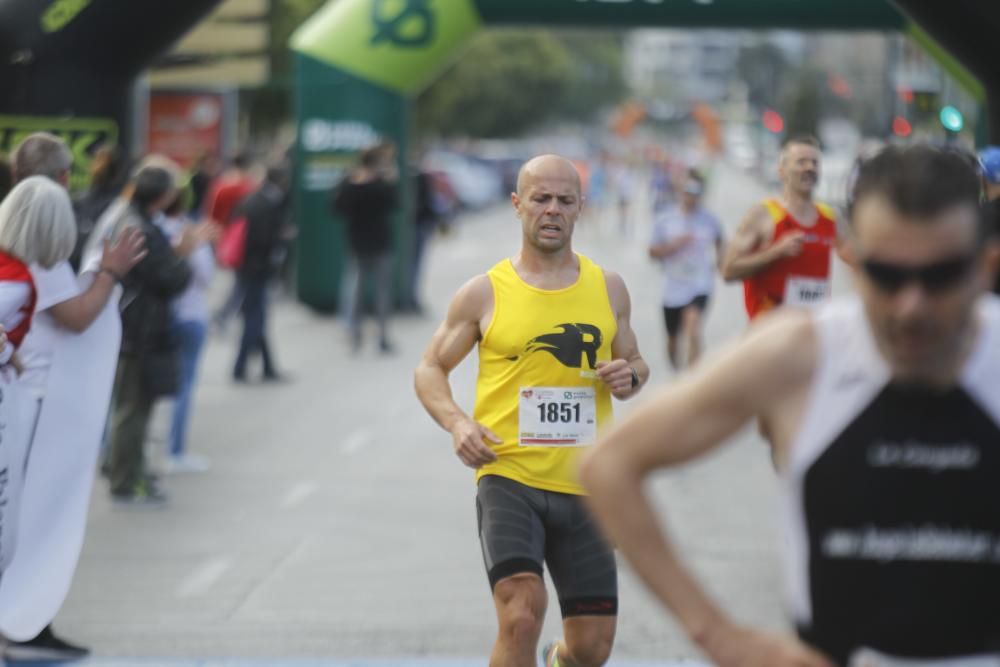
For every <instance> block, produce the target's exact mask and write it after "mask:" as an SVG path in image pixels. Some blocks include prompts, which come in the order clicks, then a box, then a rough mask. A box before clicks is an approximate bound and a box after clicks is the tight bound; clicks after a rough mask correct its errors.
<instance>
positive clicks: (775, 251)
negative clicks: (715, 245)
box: [723, 137, 837, 319]
mask: <svg viewBox="0 0 1000 667" xmlns="http://www.w3.org/2000/svg"><path fill="white" fill-rule="evenodd" d="M819 165H820V152H819V144H818V142H817V141H816V140H815V139H813V138H812V137H795V138H792V139H789V140H788V141H787V142H786V143H785V146H784V147H783V148H782V151H781V159H780V162H779V165H778V175H779V176H780V178H781V181H782V183H783V185H784V189H783V192H782V196H781V197H780V198H771V199H767V200H765V201H763V202H761V203H760V204H758V205H756V206H754V207H753V208H752V209H750V211H749V212H748V213H747V215H746V216H745V217H744V219H743V221H742V223H741V224H740V227H739V229H738V230H737V232H736V235H735V237H734V238H733V242H732V243H731V244H730V246H729V249H728V252H727V253H726V257H725V260H724V261H723V276H724V277H725V279H726V280H728V281H733V280H742V281H743V288H744V296H745V301H746V309H747V315H749V316H750V319H754V318H755V317H757V316H758V315H760V314H761V313H764V312H767V311H769V310H773V309H774V308H776V307H778V306H781V305H788V306H812V305H816V304H818V303H821V302H823V301H825V300H826V299H827V298H828V297H829V296H830V268H831V261H830V258H831V254H832V252H833V249H834V247H835V245H836V242H837V220H836V215H835V213H834V212H833V209H831V208H830V207H829V206H826V205H824V204H818V203H816V202H814V201H813V190H814V189H815V187H816V183H817V182H818V180H819Z"/></svg>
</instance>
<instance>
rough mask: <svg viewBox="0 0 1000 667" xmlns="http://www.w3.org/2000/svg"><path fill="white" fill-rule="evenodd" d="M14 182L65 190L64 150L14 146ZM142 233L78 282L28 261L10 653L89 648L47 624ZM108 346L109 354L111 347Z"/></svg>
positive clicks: (56, 601)
mask: <svg viewBox="0 0 1000 667" xmlns="http://www.w3.org/2000/svg"><path fill="white" fill-rule="evenodd" d="M11 164H12V167H13V172H14V177H15V179H18V180H23V179H27V178H30V177H32V176H44V177H46V178H48V179H50V180H52V181H54V182H56V183H58V184H59V185H60V186H62V187H63V188H66V187H67V185H68V183H69V174H70V168H71V167H72V164H73V158H72V153H71V152H70V150H69V147H68V146H67V145H66V144H65V142H63V141H62V140H61V139H59V138H58V137H56V136H54V135H52V134H48V133H44V132H38V133H35V134H31V135H29V136H28V137H26V138H25V139H24V140H23V141H22V142H21V143H20V144H18V146H17V147H16V148H15V150H14V153H13V154H12V159H11ZM144 252H145V251H144V249H143V239H142V236H141V235H140V234H138V233H133V232H129V233H126V234H123V235H122V236H121V237H120V238H119V239H118V240H117V242H116V243H114V244H98V247H97V248H96V251H95V252H94V259H93V270H92V271H91V273H90V274H89V275H88V276H87V278H86V280H84V281H83V282H82V283H78V282H77V278H76V276H75V275H74V274H73V269H72V267H71V266H70V264H69V262H68V261H61V262H57V263H56V264H55V265H53V266H51V267H48V268H46V267H44V266H42V265H40V264H32V265H31V267H30V269H31V275H32V278H33V280H34V284H35V289H36V290H37V301H36V304H35V314H34V319H33V321H32V327H31V331H30V332H29V333H28V335H27V336H26V337H25V340H24V343H23V344H22V346H21V348H20V350H19V352H18V354H19V356H20V358H21V363H22V366H23V367H24V371H23V373H22V374H21V378H20V383H21V386H22V387H24V388H25V391H26V392H27V393H28V394H29V395H30V396H32V397H33V398H34V399H35V405H34V406H33V407H34V410H35V414H37V417H33V419H34V422H35V424H36V426H35V430H34V436H33V437H32V441H31V458H30V461H29V465H28V468H27V471H26V473H25V480H24V491H23V494H22V500H21V517H22V529H21V531H20V535H19V547H18V556H17V557H16V558H15V559H14V561H13V562H12V563H11V565H10V567H8V568H7V570H6V572H5V573H4V576H3V578H2V579H0V635H3V637H4V638H5V639H7V640H10V641H11V642H12V643H11V644H10V645H9V646H8V648H7V655H9V656H12V657H14V658H22V659H28V660H31V659H38V658H39V657H41V658H43V659H49V660H50V659H60V660H73V659H79V658H82V657H85V656H86V655H87V654H88V653H89V652H90V651H89V650H88V649H87V648H85V647H82V646H78V645H75V644H73V643H71V642H68V641H66V640H64V639H62V638H61V637H59V636H58V635H56V634H55V633H54V632H53V630H52V626H51V623H52V620H53V619H54V618H55V616H56V614H57V613H58V612H59V608H60V607H61V606H62V604H63V602H64V601H65V599H66V594H67V593H68V592H69V587H70V584H71V582H72V580H73V574H74V572H75V571H76V565H77V561H78V560H79V555H80V549H81V547H82V545H83V537H84V533H85V529H86V518H87V508H88V506H89V502H90V495H91V490H92V486H93V480H94V468H95V467H96V464H97V455H98V451H99V447H100V439H101V433H102V431H103V426H104V421H105V417H106V415H107V410H108V402H109V400H110V394H111V378H112V377H113V375H114V367H115V363H116V361H117V352H118V343H119V327H120V324H119V318H118V312H117V308H116V305H117V300H116V299H115V304H111V303H110V302H111V301H112V299H113V296H114V295H116V294H117V288H116V286H117V283H118V281H119V280H120V279H121V278H122V277H123V276H125V275H126V274H127V273H128V272H129V270H130V269H131V268H132V267H133V266H134V265H135V263H136V262H138V261H139V260H140V259H141V258H142V257H143V254H144ZM112 350H113V353H112V352H111V351H112Z"/></svg>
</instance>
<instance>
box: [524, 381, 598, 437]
mask: <svg viewBox="0 0 1000 667" xmlns="http://www.w3.org/2000/svg"><path fill="white" fill-rule="evenodd" d="M596 396H597V392H596V390H595V389H594V388H593V387H521V398H520V404H519V406H518V426H519V432H520V438H519V444H520V445H521V446H522V447H582V446H586V445H592V444H594V440H596V438H597V400H596Z"/></svg>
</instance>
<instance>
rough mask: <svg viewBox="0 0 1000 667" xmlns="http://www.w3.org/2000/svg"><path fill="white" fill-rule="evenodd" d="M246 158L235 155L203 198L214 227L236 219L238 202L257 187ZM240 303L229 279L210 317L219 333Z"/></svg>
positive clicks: (236, 287)
mask: <svg viewBox="0 0 1000 667" xmlns="http://www.w3.org/2000/svg"><path fill="white" fill-rule="evenodd" d="M249 169H250V158H249V157H248V156H247V155H246V154H243V153H237V154H236V155H235V156H234V157H233V159H232V161H231V163H230V168H229V169H228V170H227V171H226V172H225V173H223V174H222V175H221V176H219V178H217V179H216V180H215V182H214V183H212V186H211V187H210V188H209V191H208V195H207V196H206V197H205V216H206V217H207V218H208V219H209V220H212V221H214V222H215V223H216V224H218V225H221V226H222V227H225V226H226V225H228V224H229V223H231V222H232V221H233V220H234V219H235V218H236V217H238V214H237V211H238V207H239V204H240V202H242V201H243V200H244V199H246V198H247V197H249V196H250V194H251V193H253V192H254V191H255V190H256V189H257V186H258V182H257V180H256V179H255V178H253V177H252V176H251V175H250V173H249ZM242 303H243V290H242V289H241V287H240V282H239V280H237V279H234V280H233V288H232V290H230V292H229V296H228V297H227V298H226V301H225V303H223V304H222V307H221V308H219V310H217V311H216V312H215V314H214V316H213V317H212V320H213V322H214V324H215V325H216V327H217V328H218V329H219V330H220V331H221V330H224V329H225V327H226V324H227V323H228V322H229V320H230V319H231V318H232V316H233V315H235V314H236V311H238V310H239V308H240V305H241V304H242Z"/></svg>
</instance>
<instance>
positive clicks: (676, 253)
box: [649, 169, 725, 370]
mask: <svg viewBox="0 0 1000 667" xmlns="http://www.w3.org/2000/svg"><path fill="white" fill-rule="evenodd" d="M704 191H705V179H704V178H703V177H702V175H701V173H700V172H698V171H697V170H695V169H692V170H690V171H689V172H688V175H687V180H686V181H685V182H684V184H683V187H682V191H681V200H680V203H679V204H678V205H677V206H672V207H669V208H667V209H666V210H662V211H660V212H659V213H658V214H657V215H656V217H655V218H654V221H653V238H652V240H651V242H650V246H649V255H650V257H652V258H654V259H657V260H659V261H660V264H661V266H662V267H663V279H664V284H663V318H664V322H665V324H666V327H667V356H668V358H669V360H670V365H671V367H672V368H673V369H674V370H680V369H681V368H684V367H685V366H691V365H693V364H694V363H695V362H696V361H698V358H699V356H700V355H701V349H702V340H701V331H702V327H703V323H704V314H705V311H706V310H707V308H708V301H709V299H710V298H711V295H712V291H713V290H714V289H715V275H716V273H717V266H718V264H719V262H720V261H721V260H722V256H723V251H724V245H725V241H724V238H723V233H722V225H721V224H720V223H719V220H718V218H716V217H715V216H714V215H712V214H711V213H709V212H708V211H707V210H706V209H705V208H704V207H703V206H702V205H701V199H702V195H703V193H704ZM682 346H683V348H684V349H685V350H686V354H684V355H682V354H681V349H682Z"/></svg>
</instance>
